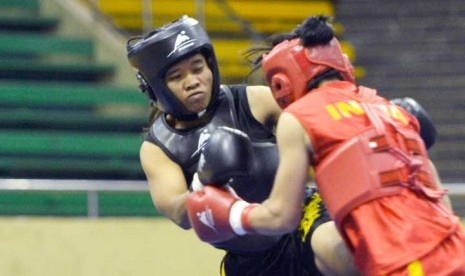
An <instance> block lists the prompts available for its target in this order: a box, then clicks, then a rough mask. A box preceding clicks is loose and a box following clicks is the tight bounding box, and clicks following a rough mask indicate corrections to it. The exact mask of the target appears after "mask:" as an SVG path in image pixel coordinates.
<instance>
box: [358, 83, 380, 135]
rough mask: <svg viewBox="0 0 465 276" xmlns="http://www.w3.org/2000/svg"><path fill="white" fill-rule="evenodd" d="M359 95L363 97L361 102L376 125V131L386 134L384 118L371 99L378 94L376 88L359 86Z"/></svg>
mask: <svg viewBox="0 0 465 276" xmlns="http://www.w3.org/2000/svg"><path fill="white" fill-rule="evenodd" d="M358 95H359V97H360V99H361V101H360V104H361V105H362V107H363V109H365V112H366V114H367V116H368V119H369V120H370V121H371V123H372V124H373V126H374V127H375V129H376V132H377V133H378V134H384V133H385V126H384V123H383V120H382V119H381V118H380V117H379V115H378V114H377V113H376V110H375V108H374V107H373V104H372V103H371V101H372V100H373V99H374V98H375V96H376V90H374V89H370V88H367V87H364V86H359V88H358Z"/></svg>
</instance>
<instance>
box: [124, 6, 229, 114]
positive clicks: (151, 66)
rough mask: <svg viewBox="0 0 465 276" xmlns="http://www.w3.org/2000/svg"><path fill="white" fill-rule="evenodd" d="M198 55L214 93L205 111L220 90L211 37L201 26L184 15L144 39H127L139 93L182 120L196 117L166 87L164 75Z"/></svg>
mask: <svg viewBox="0 0 465 276" xmlns="http://www.w3.org/2000/svg"><path fill="white" fill-rule="evenodd" d="M198 53H201V54H203V55H204V56H205V59H206V60H207V63H208V66H209V67H210V70H211V71H212V73H213V91H212V98H211V100H210V103H209V104H208V106H207V109H206V111H208V110H209V109H211V108H212V106H213V105H214V102H215V101H216V99H217V97H218V93H219V89H220V76H219V69H218V63H217V61H216V56H215V52H214V50H213V46H212V44H211V41H210V38H209V36H208V34H207V33H206V32H205V30H204V29H203V28H202V26H201V25H200V23H199V22H198V21H197V20H195V19H193V18H191V17H188V16H187V15H184V16H182V17H181V18H179V19H177V20H175V21H173V22H171V23H169V24H166V25H164V26H162V27H160V28H158V29H155V30H154V31H152V32H150V33H149V34H148V35H146V36H144V37H133V38H131V39H129V40H128V44H127V54H128V59H129V63H130V64H131V65H132V66H133V67H134V68H136V69H137V70H138V71H139V72H138V73H137V78H138V80H139V82H140V84H141V85H140V88H141V90H142V91H143V92H144V93H146V94H147V95H148V97H149V98H150V100H151V101H153V102H156V103H158V104H159V107H160V108H161V109H162V110H163V111H164V112H166V113H168V114H170V115H171V116H173V117H175V118H176V119H179V120H183V121H192V120H195V119H197V118H198V117H199V115H198V114H196V113H193V112H190V111H188V110H187V109H186V108H185V107H184V105H183V104H182V103H181V102H180V101H179V100H178V99H177V98H176V97H175V96H174V94H173V93H172V92H171V91H170V90H169V89H168V87H167V86H166V84H165V80H164V75H165V73H166V71H167V70H168V68H169V67H170V66H172V65H173V64H175V63H177V62H179V61H180V60H182V59H185V58H187V57H189V56H193V55H195V54H198ZM202 113H203V112H202Z"/></svg>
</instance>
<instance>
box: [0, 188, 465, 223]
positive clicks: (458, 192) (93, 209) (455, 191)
mask: <svg viewBox="0 0 465 276" xmlns="http://www.w3.org/2000/svg"><path fill="white" fill-rule="evenodd" d="M444 187H445V188H446V189H447V190H448V191H449V196H451V197H455V196H457V197H459V196H465V183H445V184H444ZM1 191H28V192H34V191H49V192H86V193H87V216H88V217H90V218H95V217H98V216H99V196H98V193H99V192H144V193H147V192H148V191H149V189H148V185H147V181H142V180H134V181H132V180H72V179H63V180H60V179H0V192H1Z"/></svg>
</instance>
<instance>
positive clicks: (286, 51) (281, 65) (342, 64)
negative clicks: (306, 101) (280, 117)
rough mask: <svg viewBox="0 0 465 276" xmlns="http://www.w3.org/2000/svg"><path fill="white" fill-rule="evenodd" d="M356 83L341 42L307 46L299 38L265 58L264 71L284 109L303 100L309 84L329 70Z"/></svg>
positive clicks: (287, 41)
mask: <svg viewBox="0 0 465 276" xmlns="http://www.w3.org/2000/svg"><path fill="white" fill-rule="evenodd" d="M331 68H332V69H335V70H337V71H338V72H339V73H341V75H342V77H343V78H344V80H347V81H350V82H353V83H355V78H354V68H353V67H352V64H351V63H350V61H349V59H348V58H347V56H346V55H344V54H343V53H342V50H341V46H340V44H339V41H338V40H337V39H336V38H333V39H332V40H331V41H330V42H329V43H328V44H325V45H317V46H311V47H304V46H303V45H302V44H301V43H300V40H299V39H298V38H296V39H292V40H285V41H283V42H281V43H279V44H278V45H276V46H275V47H274V48H273V49H272V50H271V51H270V52H269V53H268V54H264V55H263V60H262V69H263V71H264V73H265V77H266V80H267V82H268V84H269V85H270V87H271V91H272V92H273V96H274V97H275V99H276V101H277V102H278V104H279V106H280V107H281V108H283V109H284V108H285V107H286V106H288V105H289V104H290V103H292V102H294V101H295V100H297V99H299V98H300V97H302V96H303V95H304V94H305V93H306V92H307V85H308V83H309V82H310V81H311V80H313V79H314V78H315V77H317V76H318V75H320V74H322V73H324V72H326V71H327V70H328V69H331Z"/></svg>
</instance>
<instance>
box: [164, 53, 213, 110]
mask: <svg viewBox="0 0 465 276" xmlns="http://www.w3.org/2000/svg"><path fill="white" fill-rule="evenodd" d="M165 82H166V86H167V87H168V88H169V89H170V90H171V92H173V93H174V95H175V96H176V98H178V99H179V101H181V102H182V103H183V105H184V106H185V108H186V109H187V110H189V111H190V112H194V113H198V112H201V111H203V110H204V109H206V108H207V106H208V103H209V102H210V99H211V96H212V91H213V90H212V84H213V74H212V71H211V70H210V68H209V67H208V64H207V61H206V60H205V57H204V56H203V55H202V54H196V55H194V56H192V57H189V58H187V59H185V60H182V61H180V62H179V63H176V64H175V65H173V66H171V67H170V69H168V71H167V72H166V74H165Z"/></svg>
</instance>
